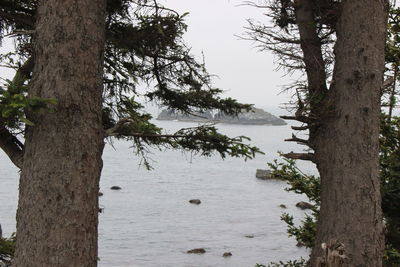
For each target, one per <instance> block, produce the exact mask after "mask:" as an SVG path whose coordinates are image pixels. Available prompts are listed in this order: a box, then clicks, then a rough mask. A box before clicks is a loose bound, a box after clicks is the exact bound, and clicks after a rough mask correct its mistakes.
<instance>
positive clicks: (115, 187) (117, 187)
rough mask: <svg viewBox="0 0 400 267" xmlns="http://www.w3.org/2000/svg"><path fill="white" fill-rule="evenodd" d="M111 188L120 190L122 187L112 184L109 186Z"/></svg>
mask: <svg viewBox="0 0 400 267" xmlns="http://www.w3.org/2000/svg"><path fill="white" fill-rule="evenodd" d="M110 189H111V190H121V189H122V188H121V187H119V186H118V185H114V186H111V187H110Z"/></svg>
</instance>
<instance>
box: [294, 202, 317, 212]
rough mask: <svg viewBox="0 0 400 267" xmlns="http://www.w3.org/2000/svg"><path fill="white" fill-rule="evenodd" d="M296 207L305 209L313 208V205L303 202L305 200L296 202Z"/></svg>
mask: <svg viewBox="0 0 400 267" xmlns="http://www.w3.org/2000/svg"><path fill="white" fill-rule="evenodd" d="M296 207H298V208H300V209H302V210H307V209H312V208H314V205H312V204H310V203H308V202H305V201H300V202H299V203H297V204H296Z"/></svg>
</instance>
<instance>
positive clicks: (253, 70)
mask: <svg viewBox="0 0 400 267" xmlns="http://www.w3.org/2000/svg"><path fill="white" fill-rule="evenodd" d="M159 2H160V3H162V4H164V5H165V6H166V7H169V8H172V9H175V10H176V11H178V12H179V13H181V14H183V13H185V12H189V13H190V14H189V15H188V16H187V17H186V21H187V24H188V26H189V28H188V32H187V33H186V34H185V36H184V38H185V40H186V43H187V44H188V46H189V47H192V53H193V54H194V55H197V56H198V59H199V60H200V61H201V59H202V52H203V53H204V56H205V62H206V67H207V69H208V71H209V72H210V73H211V74H214V75H217V76H218V78H215V79H214V85H215V86H216V87H218V88H221V89H223V90H226V92H225V94H224V95H225V96H230V97H233V98H236V99H238V100H239V101H241V102H243V103H249V104H256V105H257V106H261V107H266V106H273V107H277V106H278V105H280V104H283V103H286V102H288V101H289V95H288V94H280V95H279V93H280V91H281V89H282V85H284V84H286V83H288V81H289V78H288V77H283V73H282V72H279V73H278V72H275V71H274V69H275V68H276V65H274V62H273V61H274V56H273V55H272V54H269V53H267V52H259V51H257V49H256V48H255V44H254V43H252V42H251V41H244V40H239V38H238V37H237V36H238V35H243V34H244V31H245V30H244V27H245V26H246V25H247V23H246V19H248V18H252V19H254V20H259V21H265V22H267V21H266V17H265V16H263V15H262V13H263V12H264V11H263V10H261V9H257V8H253V7H249V6H243V5H241V4H243V0H159ZM10 47H11V42H10V41H5V42H4V43H3V48H1V51H3V52H4V50H5V49H6V50H7V48H8V49H10ZM0 71H1V72H2V75H1V76H2V77H5V76H6V77H7V78H10V76H11V75H10V71H9V70H5V69H4V68H0Z"/></svg>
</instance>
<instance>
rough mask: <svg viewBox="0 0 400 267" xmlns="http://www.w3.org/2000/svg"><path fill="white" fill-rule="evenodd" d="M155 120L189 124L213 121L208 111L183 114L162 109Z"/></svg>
mask: <svg viewBox="0 0 400 267" xmlns="http://www.w3.org/2000/svg"><path fill="white" fill-rule="evenodd" d="M157 120H178V121H189V122H207V121H212V120H213V115H212V114H211V112H210V111H204V112H192V114H184V113H182V112H179V111H174V110H171V109H164V110H162V111H161V113H160V115H158V117H157Z"/></svg>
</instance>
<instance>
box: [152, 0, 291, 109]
mask: <svg viewBox="0 0 400 267" xmlns="http://www.w3.org/2000/svg"><path fill="white" fill-rule="evenodd" d="M159 2H160V3H163V4H164V5H165V6H167V7H170V8H172V9H175V10H177V11H178V12H180V13H184V12H189V13H190V14H189V16H188V17H186V21H187V24H188V26H189V29H188V32H187V34H186V35H185V40H186V42H187V43H188V44H189V46H191V47H192V52H193V54H195V55H199V57H200V56H201V52H202V51H203V52H204V55H205V62H206V67H207V69H208V70H209V72H210V73H212V74H216V75H218V76H219V78H217V79H215V85H216V86H217V87H219V88H221V89H223V90H227V92H226V94H225V95H226V96H231V97H234V98H236V99H238V100H240V101H241V102H246V103H251V104H256V105H258V106H278V105H279V104H282V103H286V102H288V101H289V95H288V94H287V93H285V94H280V95H278V94H279V92H280V91H281V88H282V87H281V86H282V85H284V84H286V83H288V81H289V78H288V77H282V76H283V74H284V73H283V72H279V73H278V72H275V71H274V69H275V67H276V65H274V63H273V61H274V56H273V55H272V54H270V53H267V52H259V51H257V49H256V48H255V45H254V44H253V43H252V42H250V41H244V40H239V38H238V37H236V36H235V35H243V33H244V31H245V30H244V29H243V27H244V26H246V24H247V23H246V19H248V18H252V19H254V20H260V21H265V22H266V19H267V18H266V17H265V16H263V15H262V13H263V10H261V9H256V8H253V7H249V6H239V5H240V4H241V3H243V0H159Z"/></svg>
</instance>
